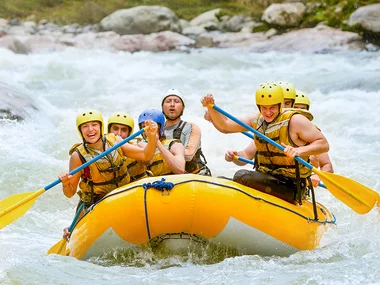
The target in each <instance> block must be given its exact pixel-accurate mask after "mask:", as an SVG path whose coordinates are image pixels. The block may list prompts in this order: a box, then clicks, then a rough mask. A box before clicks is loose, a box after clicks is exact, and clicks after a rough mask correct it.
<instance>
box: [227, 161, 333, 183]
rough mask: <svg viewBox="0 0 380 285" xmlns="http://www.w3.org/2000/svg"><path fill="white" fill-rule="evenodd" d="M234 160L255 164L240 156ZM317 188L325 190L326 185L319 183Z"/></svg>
mask: <svg viewBox="0 0 380 285" xmlns="http://www.w3.org/2000/svg"><path fill="white" fill-rule="evenodd" d="M234 159H236V160H240V161H242V162H245V163H249V164H252V165H255V162H254V161H252V160H250V159H246V158H244V157H241V156H237V155H235V158H234ZM318 186H320V187H323V188H326V189H327V187H326V185H325V184H323V183H321V182H320V183H319V184H318Z"/></svg>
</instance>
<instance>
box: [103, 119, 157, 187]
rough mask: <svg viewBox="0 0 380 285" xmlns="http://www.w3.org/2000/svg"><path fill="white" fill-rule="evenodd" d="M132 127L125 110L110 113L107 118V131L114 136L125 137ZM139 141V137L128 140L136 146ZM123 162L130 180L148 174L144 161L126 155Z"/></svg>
mask: <svg viewBox="0 0 380 285" xmlns="http://www.w3.org/2000/svg"><path fill="white" fill-rule="evenodd" d="M134 127H135V122H134V120H133V118H132V116H131V115H129V114H128V113H125V112H117V113H114V114H112V115H111V116H110V118H109V119H108V124H107V131H108V133H113V134H115V135H116V136H120V137H121V138H122V139H125V138H127V137H129V136H130V135H132V134H133V130H134ZM140 141H141V138H136V139H133V140H131V141H129V143H130V144H132V145H135V146H138V143H139V142H140ZM125 163H126V165H127V170H128V173H129V176H130V178H131V182H134V181H137V180H140V179H143V178H147V177H149V176H150V172H149V171H148V169H147V166H146V164H145V163H144V162H142V161H138V160H135V159H133V158H130V157H126V159H125Z"/></svg>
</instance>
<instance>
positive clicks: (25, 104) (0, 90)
mask: <svg viewBox="0 0 380 285" xmlns="http://www.w3.org/2000/svg"><path fill="white" fill-rule="evenodd" d="M31 110H37V106H36V104H35V102H34V101H33V100H32V99H31V98H30V97H29V96H28V95H27V94H25V93H24V92H22V91H21V90H18V89H16V88H14V87H11V86H9V85H8V84H6V83H4V82H0V118H1V119H11V120H23V119H24V118H25V117H26V116H27V114H28V112H30V111H31Z"/></svg>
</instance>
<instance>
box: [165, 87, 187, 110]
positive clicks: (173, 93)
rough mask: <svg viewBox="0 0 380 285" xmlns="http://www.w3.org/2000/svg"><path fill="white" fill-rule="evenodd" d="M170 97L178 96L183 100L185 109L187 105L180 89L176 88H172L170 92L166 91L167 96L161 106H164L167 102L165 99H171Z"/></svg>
mask: <svg viewBox="0 0 380 285" xmlns="http://www.w3.org/2000/svg"><path fill="white" fill-rule="evenodd" d="M169 96H177V97H178V98H179V99H180V100H181V102H182V105H183V107H185V103H184V102H183V99H182V94H181V92H179V90H178V89H174V88H171V89H169V90H168V91H166V93H165V95H164V98H163V99H162V102H161V106H163V105H164V101H165V99H166V98H167V97H169Z"/></svg>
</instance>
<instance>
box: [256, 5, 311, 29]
mask: <svg viewBox="0 0 380 285" xmlns="http://www.w3.org/2000/svg"><path fill="white" fill-rule="evenodd" d="M305 11H306V6H305V5H304V4H303V3H284V4H272V5H270V6H269V7H268V8H267V9H266V10H265V11H264V14H263V16H262V20H263V21H264V22H266V23H268V24H270V25H275V26H280V27H294V26H298V25H299V23H300V22H301V20H302V17H303V15H304V14H305Z"/></svg>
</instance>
